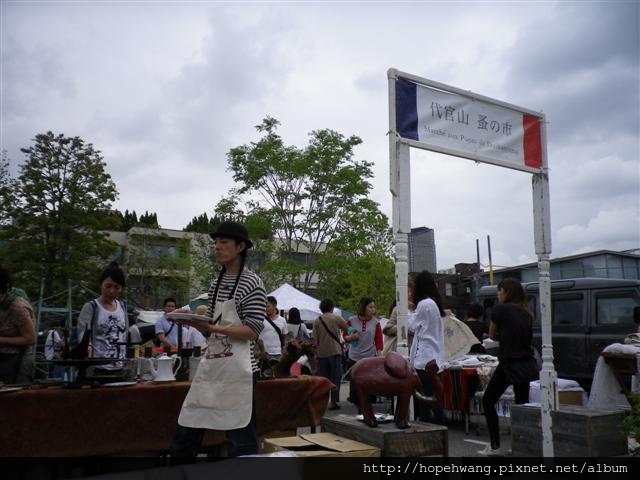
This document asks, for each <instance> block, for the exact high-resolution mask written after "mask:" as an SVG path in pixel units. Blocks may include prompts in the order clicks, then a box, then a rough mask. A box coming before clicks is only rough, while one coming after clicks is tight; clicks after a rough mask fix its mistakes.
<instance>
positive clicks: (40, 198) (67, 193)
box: [0, 132, 117, 296]
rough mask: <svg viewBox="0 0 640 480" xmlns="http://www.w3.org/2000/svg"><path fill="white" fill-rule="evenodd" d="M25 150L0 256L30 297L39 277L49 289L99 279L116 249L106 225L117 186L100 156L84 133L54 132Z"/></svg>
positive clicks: (110, 220) (1, 235) (110, 219)
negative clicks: (70, 281) (74, 134)
mask: <svg viewBox="0 0 640 480" xmlns="http://www.w3.org/2000/svg"><path fill="white" fill-rule="evenodd" d="M21 151H22V152H23V153H24V154H25V155H26V156H27V160H26V162H25V163H24V164H23V165H22V166H21V171H20V175H19V177H18V179H17V180H16V181H15V189H14V200H13V202H12V203H11V204H10V205H7V210H6V212H7V214H8V216H9V217H10V218H11V220H12V221H11V223H10V224H9V225H6V226H4V227H3V228H2V230H1V232H0V240H3V241H0V258H3V262H5V263H6V264H7V267H8V268H9V269H10V270H11V272H12V273H13V274H14V275H15V277H16V284H20V285H21V286H23V287H24V288H26V289H27V290H28V291H29V292H30V294H31V295H32V296H37V293H38V288H39V286H40V281H41V279H44V286H45V294H46V293H48V294H52V293H54V292H58V291H61V290H64V289H65V288H66V287H67V279H72V280H73V281H74V282H78V281H86V282H88V283H90V284H95V280H96V277H97V275H98V272H99V269H100V268H101V267H102V265H101V263H104V262H106V259H107V257H109V256H110V255H112V254H113V253H114V251H115V244H114V243H113V242H110V241H109V240H108V239H107V238H106V234H105V233H103V231H104V230H109V229H110V228H112V227H113V226H114V221H113V217H112V216H110V215H109V212H110V207H111V202H113V201H114V200H115V199H116V197H117V191H116V186H115V184H114V183H113V181H112V179H111V176H110V175H109V174H108V173H107V172H106V164H105V162H104V159H103V157H102V155H101V154H100V152H99V151H98V150H96V149H94V147H93V145H92V144H90V143H85V141H84V140H82V139H81V138H80V137H66V136H64V135H62V134H60V135H54V134H53V133H52V132H47V133H45V134H39V135H36V137H35V139H34V144H33V145H32V146H30V147H28V148H23V149H21ZM96 260H98V261H96ZM100 260H104V262H101V261H100Z"/></svg>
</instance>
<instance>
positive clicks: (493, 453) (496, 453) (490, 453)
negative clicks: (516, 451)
mask: <svg viewBox="0 0 640 480" xmlns="http://www.w3.org/2000/svg"><path fill="white" fill-rule="evenodd" d="M478 455H482V456H483V457H508V456H510V455H511V449H510V448H506V447H498V448H491V445H490V444H487V446H486V447H484V449H482V450H479V451H478Z"/></svg>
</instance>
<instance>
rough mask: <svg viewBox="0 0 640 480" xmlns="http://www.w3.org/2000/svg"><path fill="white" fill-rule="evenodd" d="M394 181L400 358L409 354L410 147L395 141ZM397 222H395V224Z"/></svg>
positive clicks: (398, 350) (397, 348) (398, 349)
mask: <svg viewBox="0 0 640 480" xmlns="http://www.w3.org/2000/svg"><path fill="white" fill-rule="evenodd" d="M396 159H397V162H396V166H397V170H396V176H397V177H396V178H397V182H398V183H397V185H398V194H397V196H396V197H395V209H394V215H395V216H397V230H395V231H394V234H395V242H396V305H397V312H398V320H397V324H398V337H397V339H398V345H397V347H396V350H397V352H398V353H399V354H400V355H403V356H405V357H406V356H408V355H409V327H408V325H407V315H408V292H407V288H408V285H407V284H408V280H409V232H410V231H411V181H410V159H409V145H407V144H405V143H401V142H396ZM395 223H396V222H395V221H394V224H395Z"/></svg>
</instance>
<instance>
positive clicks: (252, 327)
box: [169, 222, 267, 463]
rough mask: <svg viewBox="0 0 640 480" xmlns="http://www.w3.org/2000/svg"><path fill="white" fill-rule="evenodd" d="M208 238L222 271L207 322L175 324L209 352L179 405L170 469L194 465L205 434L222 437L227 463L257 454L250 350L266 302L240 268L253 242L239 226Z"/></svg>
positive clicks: (221, 228)
mask: <svg viewBox="0 0 640 480" xmlns="http://www.w3.org/2000/svg"><path fill="white" fill-rule="evenodd" d="M211 237H212V238H213V240H214V241H215V255H216V260H217V262H218V263H219V264H220V265H221V266H222V269H221V271H220V273H219V274H218V277H217V278H215V279H214V280H213V282H212V283H211V287H210V288H209V295H208V299H209V304H208V308H207V316H208V317H210V318H211V320H210V321H209V322H208V323H207V322H203V321H201V320H197V319H193V318H192V319H188V320H179V322H180V323H185V324H188V325H191V326H193V327H195V328H197V329H198V330H199V331H200V332H202V333H203V334H204V335H205V336H207V337H208V338H209V346H208V348H207V354H206V355H205V356H204V358H203V359H202V360H201V361H200V363H199V365H198V370H197V372H196V374H195V377H194V379H193V381H192V383H191V388H190V389H189V393H188V394H187V397H186V398H185V400H184V403H183V404H182V410H181V411H180V416H179V417H178V426H177V427H176V432H175V434H174V436H173V440H172V442H171V446H170V449H169V452H170V454H171V457H172V463H180V462H184V461H186V460H185V459H189V460H193V459H195V457H196V456H197V454H198V452H199V450H200V446H201V444H202V439H203V435H204V432H205V429H213V430H224V431H226V435H227V441H228V443H229V446H228V449H227V455H228V456H229V457H238V456H241V455H253V454H256V453H257V452H258V444H257V439H256V415H255V395H254V394H255V384H256V382H257V380H258V376H259V374H260V370H259V368H258V364H257V362H256V359H255V353H254V350H255V342H256V340H257V339H258V336H259V335H260V332H261V331H262V329H263V327H264V325H263V319H264V315H265V308H266V304H267V296H266V293H265V290H264V286H263V284H262V280H261V279H260V277H258V276H257V275H256V274H255V273H253V272H251V271H250V270H248V269H246V268H245V263H246V258H247V253H248V250H249V249H250V248H251V247H252V246H253V242H252V241H251V240H250V239H249V233H248V232H247V229H246V228H245V227H244V225H242V224H239V223H236V222H223V223H221V224H219V225H218V226H217V228H216V230H215V231H214V232H213V233H211ZM177 313H182V312H177Z"/></svg>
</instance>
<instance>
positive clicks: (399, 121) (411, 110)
mask: <svg viewBox="0 0 640 480" xmlns="http://www.w3.org/2000/svg"><path fill="white" fill-rule="evenodd" d="M396 130H397V131H398V134H399V135H400V136H401V137H402V138H408V139H411V140H416V141H419V140H420V139H419V138H418V102H417V98H416V84H415V83H413V82H409V81H407V80H404V79H402V78H399V79H398V80H396Z"/></svg>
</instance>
